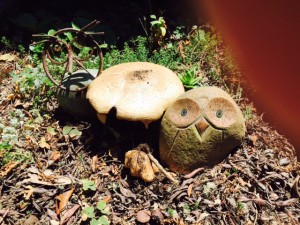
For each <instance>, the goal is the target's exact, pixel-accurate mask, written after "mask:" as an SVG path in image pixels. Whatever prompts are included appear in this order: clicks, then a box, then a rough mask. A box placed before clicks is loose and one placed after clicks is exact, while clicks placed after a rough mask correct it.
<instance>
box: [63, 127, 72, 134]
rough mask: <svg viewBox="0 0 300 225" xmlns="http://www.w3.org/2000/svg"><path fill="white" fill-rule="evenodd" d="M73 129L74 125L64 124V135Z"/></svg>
mask: <svg viewBox="0 0 300 225" xmlns="http://www.w3.org/2000/svg"><path fill="white" fill-rule="evenodd" d="M72 129H73V127H70V126H64V128H63V135H68V134H69V133H70V131H71V130H72Z"/></svg>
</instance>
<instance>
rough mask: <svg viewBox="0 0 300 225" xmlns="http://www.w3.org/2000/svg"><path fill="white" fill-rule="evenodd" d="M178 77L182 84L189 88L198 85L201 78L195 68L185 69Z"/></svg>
mask: <svg viewBox="0 0 300 225" xmlns="http://www.w3.org/2000/svg"><path fill="white" fill-rule="evenodd" d="M178 77H179V79H180V80H181V82H182V84H183V85H184V86H185V87H186V88H189V89H192V88H196V87H198V86H200V81H201V80H202V77H201V76H199V75H198V74H197V69H196V68H192V69H187V70H186V71H185V73H183V74H179V75H178Z"/></svg>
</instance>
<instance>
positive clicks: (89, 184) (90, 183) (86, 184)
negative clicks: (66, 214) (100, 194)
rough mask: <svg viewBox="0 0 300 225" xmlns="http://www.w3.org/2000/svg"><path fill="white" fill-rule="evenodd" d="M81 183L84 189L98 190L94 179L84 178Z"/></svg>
mask: <svg viewBox="0 0 300 225" xmlns="http://www.w3.org/2000/svg"><path fill="white" fill-rule="evenodd" d="M81 183H82V189H83V190H84V191H87V190H91V191H96V184H95V182H94V181H92V180H87V179H84V180H81Z"/></svg>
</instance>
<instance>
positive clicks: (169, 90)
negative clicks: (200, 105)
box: [87, 62, 184, 127]
mask: <svg viewBox="0 0 300 225" xmlns="http://www.w3.org/2000/svg"><path fill="white" fill-rule="evenodd" d="M182 93H184V87H183V85H182V83H181V81H180V80H179V78H178V77H177V75H176V74H175V73H174V72H172V71H171V70H170V69H168V68H166V67H164V66H161V65H156V64H153V63H148V62H130V63H123V64H119V65H116V66H113V67H110V68H108V69H106V70H104V71H103V72H102V74H101V75H100V76H99V77H97V78H96V79H95V80H94V81H93V82H91V84H90V85H89V88H88V92H87V98H88V99H89V101H90V103H91V105H92V106H93V107H94V108H95V110H96V111H97V113H98V117H99V119H100V120H101V118H102V116H103V115H106V114H108V113H109V111H110V110H111V109H112V108H114V107H115V108H116V111H117V113H116V116H117V118H118V119H121V120H128V121H141V122H143V123H144V124H145V126H146V127H147V126H148V125H149V123H151V122H152V121H155V120H158V119H159V118H161V116H162V114H163V113H164V111H165V110H166V108H167V107H168V106H169V105H170V104H172V102H173V101H174V100H175V99H176V98H177V97H178V96H179V95H181V94H182Z"/></svg>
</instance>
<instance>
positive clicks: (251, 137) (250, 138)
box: [248, 134, 258, 146]
mask: <svg viewBox="0 0 300 225" xmlns="http://www.w3.org/2000/svg"><path fill="white" fill-rule="evenodd" d="M248 137H249V140H250V141H252V144H253V145H254V146H255V145H256V142H257V140H258V137H257V135H255V134H253V135H249V136H248Z"/></svg>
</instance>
